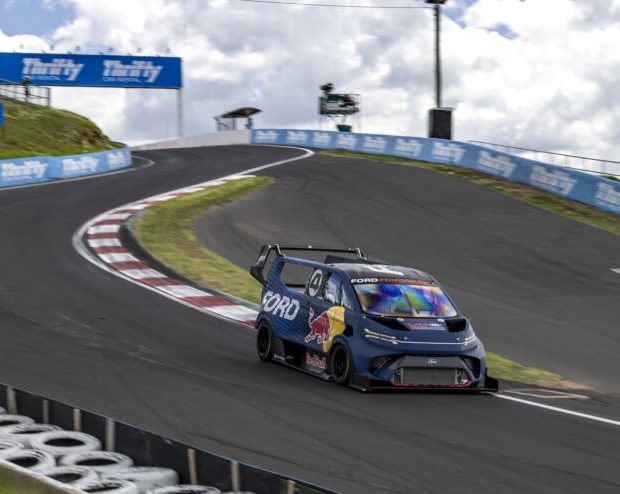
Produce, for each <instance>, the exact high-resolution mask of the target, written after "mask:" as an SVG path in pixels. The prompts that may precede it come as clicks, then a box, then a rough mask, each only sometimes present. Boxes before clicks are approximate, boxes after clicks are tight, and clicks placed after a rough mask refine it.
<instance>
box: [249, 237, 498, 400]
mask: <svg viewBox="0 0 620 494" xmlns="http://www.w3.org/2000/svg"><path fill="white" fill-rule="evenodd" d="M291 251H297V252H299V251H302V252H305V253H307V254H309V253H325V252H327V253H329V255H327V257H326V259H325V261H324V262H317V261H313V260H309V259H303V258H299V257H290V256H288V255H286V254H285V253H284V252H287V253H288V252H291ZM271 254H274V255H273V256H271ZM334 254H337V255H334ZM343 254H346V255H347V256H348V257H345V256H343ZM351 256H354V257H353V258H352V257H351ZM268 260H269V261H270V266H269V268H268V272H267V276H266V277H265V275H264V271H265V267H266V265H267V261H268ZM250 273H251V274H252V276H254V277H255V278H256V279H257V280H258V281H259V282H260V283H261V284H262V285H263V287H264V288H263V292H262V303H261V308H260V312H259V314H258V317H257V319H256V329H257V335H256V345H257V352H258V356H259V358H260V359H261V360H265V361H271V360H274V361H276V362H280V363H282V364H285V365H288V366H290V367H295V368H297V369H300V370H302V371H305V372H307V373H310V374H313V375H316V376H319V377H321V378H323V379H326V380H333V381H335V382H336V383H338V384H341V385H350V386H353V387H355V388H357V389H361V390H364V391H370V390H375V389H386V388H391V389H444V390H471V391H496V390H497V388H498V383H497V380H496V379H493V378H491V377H488V376H487V368H486V355H485V351H484V347H483V345H482V342H481V341H480V340H479V339H478V338H477V337H476V335H475V334H474V331H473V329H472V326H471V323H470V322H469V320H467V319H466V318H465V317H464V316H463V315H462V314H461V313H460V311H459V310H458V309H457V308H456V306H455V305H454V303H453V302H452V300H451V299H450V298H449V297H448V295H447V294H446V293H445V292H444V290H443V289H442V288H441V286H440V285H439V283H438V282H437V280H435V279H434V278H433V277H432V276H430V275H429V274H427V273H424V272H422V271H419V270H417V269H413V268H406V267H402V266H391V265H385V264H379V263H375V262H372V261H369V260H368V259H367V258H366V256H365V255H364V254H363V252H362V251H361V250H360V249H359V248H356V249H322V248H313V247H282V246H279V245H264V246H263V247H262V249H261V251H260V254H259V257H258V261H257V262H256V264H254V265H253V266H252V267H251V268H250Z"/></svg>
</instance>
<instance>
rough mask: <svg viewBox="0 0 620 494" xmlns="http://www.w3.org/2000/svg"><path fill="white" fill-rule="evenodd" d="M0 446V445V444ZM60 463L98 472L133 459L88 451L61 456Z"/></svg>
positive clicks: (128, 465) (125, 465) (127, 464)
mask: <svg viewBox="0 0 620 494" xmlns="http://www.w3.org/2000/svg"><path fill="white" fill-rule="evenodd" d="M0 448H1V446H0ZM59 464H60V465H64V466H72V467H87V468H90V469H91V470H95V471H97V472H99V473H100V474H103V473H107V472H110V471H113V470H119V469H126V468H131V467H133V465H134V464H133V460H132V459H131V458H129V456H127V455H123V454H121V453H114V452H112V451H88V452H86V453H74V454H70V455H67V456H63V457H62V458H61V459H60V461H59Z"/></svg>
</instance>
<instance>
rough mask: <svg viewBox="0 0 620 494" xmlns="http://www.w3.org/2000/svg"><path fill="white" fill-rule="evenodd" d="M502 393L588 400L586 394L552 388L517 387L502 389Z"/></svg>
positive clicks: (552, 398) (551, 398) (549, 398)
mask: <svg viewBox="0 0 620 494" xmlns="http://www.w3.org/2000/svg"><path fill="white" fill-rule="evenodd" d="M502 392H503V393H508V394H513V395H521V396H531V397H532V398H543V399H545V400H589V399H590V397H589V396H586V395H578V394H575V393H566V392H564V391H556V390H554V389H538V388H532V389H529V388H523V389H521V388H519V389H504V390H502Z"/></svg>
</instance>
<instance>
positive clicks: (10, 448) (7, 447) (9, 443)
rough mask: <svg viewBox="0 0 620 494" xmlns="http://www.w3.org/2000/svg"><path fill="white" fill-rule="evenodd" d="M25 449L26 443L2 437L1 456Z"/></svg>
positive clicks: (0, 441) (0, 442)
mask: <svg viewBox="0 0 620 494" xmlns="http://www.w3.org/2000/svg"><path fill="white" fill-rule="evenodd" d="M21 449H24V445H23V444H22V443H20V442H19V441H16V440H15V439H6V438H0V458H2V457H3V455H7V454H11V453H14V452H15V451H19V450H21Z"/></svg>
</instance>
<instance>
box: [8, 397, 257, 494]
mask: <svg viewBox="0 0 620 494" xmlns="http://www.w3.org/2000/svg"><path fill="white" fill-rule="evenodd" d="M0 460H5V461H9V462H12V463H15V464H17V465H19V466H21V467H23V468H27V469H29V470H32V471H34V472H38V473H42V474H43V475H46V476H48V477H50V478H52V479H54V480H56V481H59V482H62V483H64V484H65V485H67V486H71V487H73V488H76V489H79V490H82V491H83V492H97V493H99V494H104V493H105V494H221V491H220V490H219V489H216V488H215V487H209V486H202V485H180V484H179V483H178V482H179V477H178V475H177V473H176V472H175V471H174V470H172V469H170V468H159V467H140V466H135V465H134V462H133V460H132V459H131V458H129V457H128V456H126V455H123V454H120V453H115V452H112V451H102V450H101V442H100V441H99V440H98V439H97V438H96V437H94V436H91V435H89V434H84V433H82V432H74V431H65V430H62V429H61V428H60V427H57V426H54V425H48V424H36V423H35V422H34V420H32V419H31V418H30V417H26V416H24V415H10V414H7V413H6V411H5V410H4V409H3V408H2V407H0ZM226 494H235V493H226ZM237 494H253V493H237Z"/></svg>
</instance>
